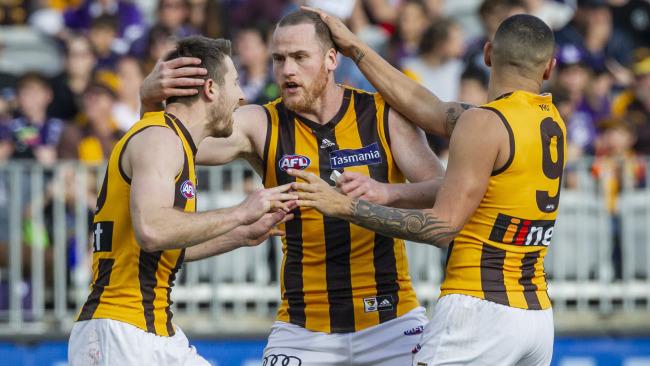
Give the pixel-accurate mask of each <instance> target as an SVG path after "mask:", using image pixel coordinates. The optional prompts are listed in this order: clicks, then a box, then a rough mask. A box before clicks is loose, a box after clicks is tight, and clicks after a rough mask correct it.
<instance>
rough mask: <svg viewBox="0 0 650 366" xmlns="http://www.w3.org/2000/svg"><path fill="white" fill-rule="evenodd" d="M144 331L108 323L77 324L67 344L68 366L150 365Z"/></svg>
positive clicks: (125, 325) (98, 321) (114, 322)
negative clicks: (143, 335)
mask: <svg viewBox="0 0 650 366" xmlns="http://www.w3.org/2000/svg"><path fill="white" fill-rule="evenodd" d="M141 333H144V334H146V333H145V332H144V331H141V330H140V329H138V328H136V327H133V326H131V325H128V324H126V323H122V322H119V321H116V320H110V319H91V320H86V321H83V322H77V323H75V325H74V326H73V328H72V333H71V334H70V341H69V343H68V361H69V363H70V365H71V366H76V365H84V366H88V365H91V366H111V365H126V366H129V365H144V364H150V363H152V362H153V358H152V357H151V356H152V355H151V352H143V350H151V349H152V344H151V342H150V338H149V337H142V335H141Z"/></svg>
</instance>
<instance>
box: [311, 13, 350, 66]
mask: <svg viewBox="0 0 650 366" xmlns="http://www.w3.org/2000/svg"><path fill="white" fill-rule="evenodd" d="M300 8H301V9H303V10H307V11H313V12H314V13H316V14H318V15H319V16H320V18H321V19H322V20H323V22H325V24H326V25H327V27H328V28H329V29H330V32H331V33H332V40H333V41H334V43H335V44H336V46H337V47H338V50H339V51H341V53H342V54H343V55H345V56H347V57H350V58H352V59H354V58H355V57H356V54H355V52H356V50H358V44H359V43H360V42H361V41H360V40H359V38H358V37H357V36H356V34H354V33H352V31H350V30H349V29H348V27H346V26H345V24H343V22H342V21H341V20H340V19H339V18H337V17H335V16H333V15H331V14H327V13H326V12H324V11H322V10H321V9H314V8H310V7H308V6H301V7H300Z"/></svg>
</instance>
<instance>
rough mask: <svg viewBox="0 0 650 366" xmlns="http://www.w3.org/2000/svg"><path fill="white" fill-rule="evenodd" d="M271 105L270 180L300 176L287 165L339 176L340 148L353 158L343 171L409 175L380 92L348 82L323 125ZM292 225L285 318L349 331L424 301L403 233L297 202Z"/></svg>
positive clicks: (281, 315)
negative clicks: (398, 158)
mask: <svg viewBox="0 0 650 366" xmlns="http://www.w3.org/2000/svg"><path fill="white" fill-rule="evenodd" d="M265 109H266V111H267V116H268V130H267V136H266V145H265V149H264V151H265V156H264V166H265V172H264V184H265V186H266V187H273V186H277V185H281V184H285V183H289V182H293V181H295V178H293V177H291V176H289V175H288V174H287V173H286V167H287V166H292V167H295V168H299V169H305V170H306V171H308V172H312V173H314V174H317V175H319V176H320V177H321V178H322V179H323V180H325V181H327V182H329V183H330V184H333V182H331V180H330V175H331V173H332V170H333V168H332V163H333V162H336V159H333V157H337V156H338V157H342V159H346V160H345V161H346V163H345V167H339V168H338V170H339V171H340V172H343V171H354V172H359V173H362V174H365V175H368V176H370V177H372V178H373V179H375V180H377V181H380V182H391V183H392V182H395V183H396V182H403V181H404V177H403V176H402V174H401V172H400V171H399V169H398V168H397V166H396V165H395V163H394V162H393V159H392V155H391V152H390V146H389V137H388V127H387V123H388V121H387V115H388V106H387V105H386V104H385V103H384V101H383V100H382V99H381V97H380V96H379V95H376V94H369V93H365V92H362V91H359V90H355V89H351V88H346V89H345V92H344V98H343V103H342V106H341V108H340V110H339V111H338V113H337V115H336V116H335V117H334V118H332V120H331V121H329V122H328V123H326V124H324V125H321V124H318V123H315V122H313V121H310V120H308V119H305V118H303V117H301V116H299V115H297V114H295V113H293V112H292V111H290V110H288V109H287V108H286V107H285V106H284V104H283V103H282V100H281V99H279V100H276V101H274V102H272V103H269V104H267V105H265ZM364 154H370V156H372V157H373V158H372V159H370V160H368V159H365V157H367V156H368V155H364ZM379 158H380V159H379ZM379 160H380V161H379ZM377 161H379V162H377ZM307 162H308V163H307ZM285 230H286V237H285V238H284V240H283V253H284V256H283V260H282V270H281V291H282V303H281V306H280V309H279V311H278V320H281V321H286V322H291V323H293V324H296V325H299V326H302V327H305V328H307V329H310V330H314V331H321V332H327V333H346V332H354V331H358V330H361V329H365V328H367V327H371V326H373V325H377V324H380V323H383V322H385V321H388V320H390V319H394V318H395V317H397V316H400V315H402V314H404V313H406V312H408V311H410V310H412V309H413V308H415V307H416V306H417V305H418V304H417V300H416V298H415V293H414V292H413V289H412V286H411V283H410V278H409V275H408V267H407V266H408V265H407V261H406V251H405V246H404V242H403V241H401V240H395V239H392V238H387V237H384V236H381V235H378V234H375V233H373V232H371V231H368V230H365V229H363V228H361V227H359V226H356V225H353V224H350V223H348V222H347V221H343V220H339V219H336V218H332V217H326V216H323V215H321V214H320V213H318V212H317V211H316V210H313V209H307V208H301V209H299V210H296V214H295V217H294V219H293V220H291V221H289V222H287V223H286V224H285ZM378 299H381V300H382V303H383V306H379V304H378V301H377V300H378Z"/></svg>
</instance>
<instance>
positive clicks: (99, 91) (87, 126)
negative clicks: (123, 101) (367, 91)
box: [59, 71, 123, 164]
mask: <svg viewBox="0 0 650 366" xmlns="http://www.w3.org/2000/svg"><path fill="white" fill-rule="evenodd" d="M116 79H117V77H116V76H115V75H112V74H111V73H109V72H105V71H104V72H101V73H98V75H97V78H96V79H95V80H94V81H93V82H92V83H91V84H90V86H89V87H88V89H87V90H86V91H85V92H84V94H83V110H84V113H83V114H82V115H80V116H79V118H78V119H77V121H76V123H73V124H70V125H68V126H67V127H66V129H65V130H64V132H63V136H62V138H61V143H60V144H59V156H60V157H61V158H62V159H77V160H81V161H82V162H85V163H89V164H99V163H101V162H102V161H104V160H106V159H107V158H108V156H109V155H110V153H111V150H112V149H113V146H114V145H115V143H117V141H118V140H119V139H120V137H121V136H122V134H123V132H122V131H121V130H120V129H119V128H118V127H117V123H116V122H115V118H114V117H113V113H112V111H113V106H114V104H115V101H116V98H117V85H116V84H117V80H116Z"/></svg>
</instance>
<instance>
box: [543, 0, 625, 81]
mask: <svg viewBox="0 0 650 366" xmlns="http://www.w3.org/2000/svg"><path fill="white" fill-rule="evenodd" d="M555 38H556V42H557V45H558V46H563V45H567V44H571V45H574V46H575V47H577V48H578V49H579V50H580V52H582V53H583V54H584V55H585V56H584V57H585V58H586V62H587V63H588V64H589V65H591V66H592V67H593V68H595V69H605V68H606V67H607V63H608V62H617V63H619V64H621V65H624V66H629V64H630V62H631V61H632V59H631V55H632V50H633V47H634V44H633V41H632V40H631V39H630V38H628V37H627V36H626V35H625V34H624V33H622V32H620V31H618V30H617V29H614V28H613V24H612V14H611V11H610V9H609V7H608V5H607V1H606V0H578V8H577V10H576V12H575V16H574V18H573V20H572V21H571V23H569V25H567V26H566V27H564V28H562V29H561V30H560V31H559V32H557V33H556V35H555Z"/></svg>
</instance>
